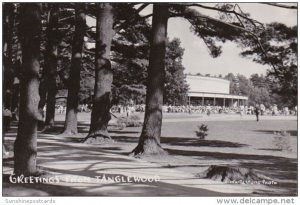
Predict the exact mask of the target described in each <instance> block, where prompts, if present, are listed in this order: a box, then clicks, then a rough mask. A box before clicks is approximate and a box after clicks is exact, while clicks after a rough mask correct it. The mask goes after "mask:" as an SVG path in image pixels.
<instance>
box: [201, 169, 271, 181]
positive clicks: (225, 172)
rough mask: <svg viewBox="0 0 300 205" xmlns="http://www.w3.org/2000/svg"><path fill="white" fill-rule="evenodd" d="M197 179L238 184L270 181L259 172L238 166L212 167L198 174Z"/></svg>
mask: <svg viewBox="0 0 300 205" xmlns="http://www.w3.org/2000/svg"><path fill="white" fill-rule="evenodd" d="M197 177H200V178H208V179H212V180H215V181H222V182H227V183H228V182H232V181H234V182H238V181H260V180H263V179H269V178H268V177H266V176H264V175H262V174H260V173H258V171H257V170H254V169H251V168H250V169H249V168H243V167H238V166H221V165H220V166H219V165H211V166H210V167H209V168H208V169H207V170H206V171H204V172H203V173H200V174H197Z"/></svg>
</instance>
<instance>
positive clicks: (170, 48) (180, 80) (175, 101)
mask: <svg viewBox="0 0 300 205" xmlns="http://www.w3.org/2000/svg"><path fill="white" fill-rule="evenodd" d="M183 53H184V49H183V48H182V47H180V40H179V39H177V38H175V39H173V40H172V41H169V42H168V45H167V51H166V60H165V61H166V68H165V87H164V104H169V105H184V104H186V103H187V94H188V84H187V82H186V76H185V74H184V69H185V68H184V67H183V65H182V57H183Z"/></svg>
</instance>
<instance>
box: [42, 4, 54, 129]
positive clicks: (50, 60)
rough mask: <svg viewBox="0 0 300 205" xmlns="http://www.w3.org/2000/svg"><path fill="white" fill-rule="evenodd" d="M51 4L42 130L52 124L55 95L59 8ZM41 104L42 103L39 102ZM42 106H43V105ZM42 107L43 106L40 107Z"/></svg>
mask: <svg viewBox="0 0 300 205" xmlns="http://www.w3.org/2000/svg"><path fill="white" fill-rule="evenodd" d="M50 5H51V6H52V8H51V10H50V13H49V15H50V16H49V22H48V27H47V41H48V42H47V47H46V53H45V74H46V76H45V85H46V93H47V101H46V120H45V128H44V131H47V129H49V128H51V127H52V126H53V125H54V116H55V101H56V99H55V96H56V92H57V88H56V75H57V47H58V43H59V39H58V15H59V10H58V6H57V5H56V4H50ZM40 106H42V104H40ZM43 107H44V106H43ZM42 109H43V108H42Z"/></svg>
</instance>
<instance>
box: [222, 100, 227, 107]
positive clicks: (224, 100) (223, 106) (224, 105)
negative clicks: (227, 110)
mask: <svg viewBox="0 0 300 205" xmlns="http://www.w3.org/2000/svg"><path fill="white" fill-rule="evenodd" d="M225 105H226V104H225V98H223V107H225Z"/></svg>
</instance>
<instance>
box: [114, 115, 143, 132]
mask: <svg viewBox="0 0 300 205" xmlns="http://www.w3.org/2000/svg"><path fill="white" fill-rule="evenodd" d="M117 123H118V126H119V127H120V128H121V129H123V128H124V127H140V126H142V125H143V122H142V121H141V118H140V116H138V115H131V116H129V117H120V118H119V119H118V120H117Z"/></svg>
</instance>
